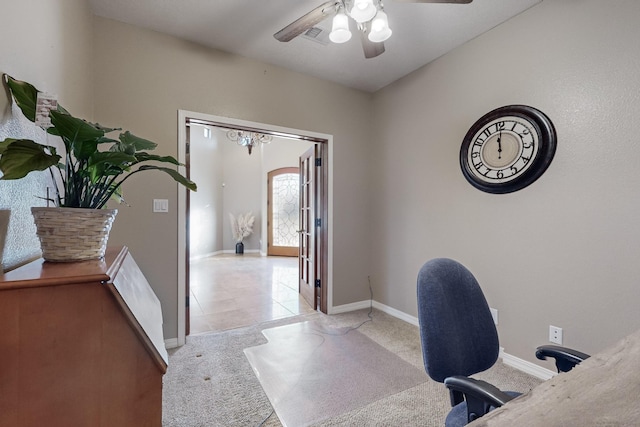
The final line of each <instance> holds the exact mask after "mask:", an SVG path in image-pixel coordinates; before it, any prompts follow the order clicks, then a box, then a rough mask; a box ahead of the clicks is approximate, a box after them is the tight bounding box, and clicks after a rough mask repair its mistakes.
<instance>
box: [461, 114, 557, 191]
mask: <svg viewBox="0 0 640 427" xmlns="http://www.w3.org/2000/svg"><path fill="white" fill-rule="evenodd" d="M504 116H515V117H520V118H522V119H525V120H526V121H528V122H529V123H531V125H532V126H533V129H534V130H535V131H536V132H537V134H538V142H539V144H540V149H539V150H538V154H537V156H536V158H535V159H534V160H532V161H533V164H532V165H531V166H530V167H529V169H528V170H527V171H525V172H524V173H523V174H522V175H520V176H518V177H517V178H514V179H513V180H512V181H508V182H504V183H495V184H492V183H487V182H485V181H482V180H480V179H479V178H477V177H476V176H475V175H474V174H473V173H472V172H471V168H472V166H471V165H470V164H469V157H468V151H469V149H470V148H471V145H472V144H473V137H474V136H475V135H476V133H477V132H478V131H479V130H480V129H481V128H482V127H483V126H484V125H486V124H487V123H489V122H491V121H493V120H495V119H498V118H500V117H504ZM556 145H557V135H556V130H555V127H554V126H553V123H552V122H551V120H550V119H549V117H547V115H546V114H544V113H543V112H542V111H540V110H538V109H536V108H534V107H530V106H528V105H507V106H504V107H500V108H496V109H495V110H492V111H490V112H488V113H487V114H485V115H484V116H482V117H480V118H479V119H478V120H477V121H476V122H475V123H474V124H473V125H472V126H471V128H469V131H468V132H467V134H466V135H465V137H464V139H463V140H462V146H461V147H460V168H461V169H462V174H463V175H464V177H465V178H466V179H467V181H469V183H470V184H471V185H473V186H474V187H475V188H477V189H478V190H481V191H484V192H487V193H493V194H505V193H512V192H514V191H518V190H521V189H523V188H525V187H527V186H528V185H530V184H532V183H533V182H534V181H535V180H537V179H538V178H540V176H541V175H542V174H543V173H544V172H545V171H546V170H547V168H548V167H549V165H550V164H551V160H553V156H554V155H555V152H556Z"/></svg>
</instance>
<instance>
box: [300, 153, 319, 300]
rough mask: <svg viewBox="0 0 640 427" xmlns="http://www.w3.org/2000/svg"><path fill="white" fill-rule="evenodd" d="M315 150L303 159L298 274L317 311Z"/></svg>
mask: <svg viewBox="0 0 640 427" xmlns="http://www.w3.org/2000/svg"><path fill="white" fill-rule="evenodd" d="M316 146H317V145H314V146H313V147H311V148H309V150H307V151H306V152H305V153H304V154H303V155H302V156H300V229H299V230H298V234H299V240H300V244H299V253H298V263H299V268H298V274H299V276H300V285H299V290H300V294H301V295H302V297H303V298H304V299H305V300H306V301H307V303H309V306H311V308H313V309H314V310H315V309H316V308H317V307H318V301H317V288H316V278H317V276H318V274H317V273H318V272H317V265H316V256H317V254H316V211H315V209H316V194H317V191H316V183H317V175H316V174H317V172H316V170H317V168H316V166H315V164H316V158H317V153H316Z"/></svg>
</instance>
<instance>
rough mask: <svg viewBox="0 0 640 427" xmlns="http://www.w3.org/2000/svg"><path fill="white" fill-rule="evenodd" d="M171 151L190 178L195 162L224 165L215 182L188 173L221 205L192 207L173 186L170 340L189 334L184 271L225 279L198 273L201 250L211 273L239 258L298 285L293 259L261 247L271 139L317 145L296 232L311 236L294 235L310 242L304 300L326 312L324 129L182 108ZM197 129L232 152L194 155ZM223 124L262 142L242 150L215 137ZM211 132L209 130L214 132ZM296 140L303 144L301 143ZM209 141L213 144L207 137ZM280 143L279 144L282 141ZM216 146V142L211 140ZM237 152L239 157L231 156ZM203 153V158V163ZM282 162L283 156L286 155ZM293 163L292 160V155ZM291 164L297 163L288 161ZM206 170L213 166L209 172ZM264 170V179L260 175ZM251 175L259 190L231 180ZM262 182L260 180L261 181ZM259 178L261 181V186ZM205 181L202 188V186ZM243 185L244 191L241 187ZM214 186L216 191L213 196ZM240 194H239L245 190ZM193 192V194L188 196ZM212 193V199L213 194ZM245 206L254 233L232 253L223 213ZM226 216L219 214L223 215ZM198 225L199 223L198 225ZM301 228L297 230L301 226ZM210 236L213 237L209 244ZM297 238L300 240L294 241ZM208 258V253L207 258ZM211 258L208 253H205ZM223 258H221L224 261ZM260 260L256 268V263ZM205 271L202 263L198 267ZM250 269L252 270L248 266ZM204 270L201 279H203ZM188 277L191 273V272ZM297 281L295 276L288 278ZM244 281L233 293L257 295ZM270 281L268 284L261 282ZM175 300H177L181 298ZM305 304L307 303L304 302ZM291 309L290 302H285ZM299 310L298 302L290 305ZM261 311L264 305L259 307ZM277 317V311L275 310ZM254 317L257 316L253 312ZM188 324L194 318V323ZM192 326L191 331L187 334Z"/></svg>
mask: <svg viewBox="0 0 640 427" xmlns="http://www.w3.org/2000/svg"><path fill="white" fill-rule="evenodd" d="M178 115H179V118H178V120H179V123H178V129H179V132H178V133H179V135H178V137H179V152H178V158H179V160H180V162H181V163H182V164H184V171H183V172H184V173H185V174H186V175H187V176H189V177H191V178H192V179H193V174H192V173H191V172H192V168H194V169H193V170H196V169H195V168H206V169H207V171H208V172H209V173H214V174H215V173H216V172H215V171H216V170H217V169H222V167H218V166H219V165H224V170H226V171H227V172H226V177H224V176H222V178H220V179H219V180H218V181H217V182H216V180H217V179H218V178H219V177H216V176H213V177H212V178H211V179H209V178H207V179H206V180H205V181H204V182H203V184H204V185H201V182H198V180H195V179H194V181H196V183H197V184H198V190H199V191H198V196H200V195H201V194H202V193H201V189H202V191H203V192H204V191H206V192H212V193H218V195H217V196H216V195H215V194H213V195H210V200H208V201H207V203H209V204H210V205H211V204H216V203H217V204H221V202H222V199H221V197H222V198H226V199H224V201H226V207H224V208H220V207H218V208H217V209H214V210H212V209H211V206H209V207H208V210H204V211H203V210H202V209H199V206H196V202H195V201H194V203H192V202H191V197H192V195H191V194H189V192H187V191H184V190H183V189H179V193H178V204H179V206H178V230H179V236H178V238H179V248H178V282H179V283H178V301H179V303H178V345H182V344H184V342H185V338H186V335H187V334H189V327H190V325H189V319H190V314H189V311H190V306H192V304H190V301H189V299H190V298H189V297H190V293H191V292H190V289H189V283H190V281H191V276H192V275H193V274H195V275H197V276H198V277H199V279H197V280H205V281H212V280H219V281H222V282H224V281H225V279H220V278H219V277H218V278H217V279H215V278H214V277H213V276H212V275H211V274H210V273H207V272H205V273H203V269H202V268H201V267H202V265H200V264H201V262H200V261H201V259H202V258H203V256H202V255H203V253H204V254H206V255H214V256H213V257H204V258H208V259H207V261H206V262H208V263H210V264H211V262H214V263H213V265H211V266H210V267H211V268H213V269H215V271H216V272H217V273H220V274H222V272H223V271H225V270H227V269H228V268H230V267H229V266H230V265H232V264H233V263H235V264H238V263H239V262H242V264H241V265H240V266H239V267H237V268H240V269H242V268H244V269H245V270H246V269H253V268H256V269H259V268H264V269H266V271H267V272H266V273H265V270H259V271H261V273H260V274H262V275H263V276H262V277H263V278H264V277H265V276H266V277H267V279H266V280H269V281H276V282H277V283H278V284H279V285H278V286H281V285H282V286H284V287H289V288H291V287H293V288H296V290H297V291H298V292H300V289H299V288H300V286H301V285H300V277H299V276H300V275H301V273H300V270H299V269H298V268H297V267H298V265H297V264H298V259H297V258H296V257H294V258H290V259H288V260H287V258H285V257H282V256H275V257H269V256H267V254H268V253H269V244H268V243H267V242H268V236H267V234H268V228H269V225H270V223H269V221H268V220H267V218H268V214H267V206H268V203H267V198H268V197H267V194H268V188H267V179H266V177H267V173H268V172H269V171H271V170H273V169H278V168H277V167H276V168H274V167H272V166H273V164H272V163H269V162H270V161H271V160H269V155H271V154H270V153H272V152H273V151H274V150H275V148H274V147H275V146H276V145H277V144H278V141H283V142H284V141H286V142H288V143H289V145H292V144H294V145H295V144H298V146H299V147H300V150H299V151H304V149H305V148H306V147H313V150H314V152H317V153H318V154H317V155H316V157H317V159H318V160H315V159H314V160H313V164H314V168H313V176H314V180H315V182H316V188H315V189H314V193H313V194H311V195H310V197H311V199H310V200H313V203H312V206H313V215H312V217H310V218H311V219H312V222H313V227H312V228H308V227H306V228H304V227H302V225H301V224H300V226H299V228H298V230H296V232H298V233H299V234H300V235H301V236H307V237H308V236H312V237H314V240H309V239H307V240H304V239H302V237H301V238H300V242H302V241H303V240H304V241H305V242H309V241H313V242H314V244H313V247H311V248H309V247H307V249H308V250H309V249H310V250H311V251H310V252H309V253H308V254H307V257H308V258H309V260H310V261H312V262H311V263H309V264H308V265H310V266H312V268H313V271H312V273H313V274H312V275H311V276H309V277H308V278H307V282H308V279H309V278H310V279H311V282H310V283H311V284H312V286H313V290H314V292H315V294H314V296H313V297H312V298H313V299H312V300H311V301H312V302H316V303H317V307H318V309H319V310H321V311H322V312H325V313H327V312H330V310H331V302H332V288H331V286H332V283H331V280H330V277H331V275H330V272H331V265H330V264H331V263H330V253H331V252H332V248H331V234H332V233H331V226H332V225H331V223H330V221H329V220H328V218H330V212H331V210H332V206H330V194H329V182H330V180H331V174H332V167H331V151H332V150H331V142H332V137H331V135H325V134H318V133H314V132H308V131H302V130H297V129H288V128H282V127H277V126H273V125H268V124H262V123H254V122H247V121H243V120H237V119H230V118H226V117H218V116H211V115H207V114H202V113H195V112H189V111H183V110H180V111H179V114H178ZM204 129H208V133H209V135H211V134H212V133H213V134H214V138H217V143H218V144H220V145H222V144H225V145H224V149H225V150H227V151H228V152H232V153H233V154H232V156H236V157H235V160H234V159H227V158H222V157H221V154H222V151H218V153H217V156H216V154H215V153H214V154H213V156H209V155H208V154H207V156H202V153H200V152H198V153H195V152H193V150H194V146H193V142H192V140H194V136H195V135H196V132H197V135H201V134H205V135H206V133H207V131H204V132H203V130H204ZM230 130H232V131H234V132H235V133H238V132H244V133H245V134H246V133H248V132H256V133H260V134H264V135H268V136H269V137H270V138H268V140H269V141H273V142H270V143H269V144H264V146H265V147H264V148H265V149H264V150H263V149H262V148H263V144H258V145H257V146H254V147H252V148H253V150H252V153H251V154H249V153H248V152H247V150H246V145H245V146H243V145H244V144H241V143H240V142H237V144H236V143H234V142H231V141H229V140H227V139H225V138H223V136H224V135H225V134H226V133H227V132H229V131H230ZM216 134H217V136H215V135H216ZM303 143H304V144H303ZM214 145H215V144H214ZM282 145H286V144H284V143H283V144H282ZM218 148H220V147H218ZM238 156H242V157H238ZM203 160H204V161H205V163H204V164H203V163H202V162H203ZM248 162H249V163H255V164H263V166H262V167H261V168H258V169H259V171H258V172H255V171H253V172H251V171H249V169H248V168H247V167H245V166H246V165H245V163H248ZM289 163H290V162H289ZM296 163H298V160H296ZM287 166H289V167H291V166H293V165H291V164H288V165H287ZM296 166H298V165H296ZM212 171H213V172H212ZM262 175H264V179H261V178H262ZM251 177H253V178H256V177H258V179H259V180H260V182H261V184H260V186H261V187H260V189H257V190H256V189H255V188H254V189H253V190H242V191H240V190H239V189H238V185H237V184H238V183H239V182H244V181H247V180H249V179H253V178H251ZM262 183H263V184H262ZM212 185H213V186H216V187H217V188H216V189H215V191H214V190H211V186H212ZM262 185H264V188H262ZM207 188H208V189H207ZM247 191H248V193H247ZM221 193H224V194H222V195H220V194H221ZM245 193H246V194H245ZM241 195H242V196H245V197H247V196H248V198H249V201H250V202H251V203H249V204H243V203H244V202H242V201H240V196H241ZM193 197H195V194H194V195H193ZM216 197H218V199H217V200H216ZM231 208H232V209H233V210H235V211H234V212H230V210H232V209H231ZM251 210H253V211H254V212H252V214H255V226H254V233H253V234H252V235H250V236H249V237H247V240H245V241H244V245H245V248H246V250H245V253H244V255H240V256H237V255H235V254H234V253H233V252H234V251H233V247H232V246H231V243H233V244H234V245H235V242H232V241H231V240H230V239H231V237H230V234H231V231H230V230H229V229H228V227H229V222H228V221H229V219H228V216H229V213H233V214H234V215H235V214H240V213H243V212H244V213H248V211H251ZM225 218H226V221H225ZM196 223H199V224H200V225H199V226H198V232H197V233H195V234H194V233H193V232H190V229H191V228H192V227H193V226H194V224H196ZM202 224H204V227H203V226H202ZM303 229H304V232H301V230H303ZM203 236H206V237H207V239H204V240H207V244H208V245H210V246H208V247H207V248H206V249H204V252H203V247H202V245H203V239H202V237H203ZM212 241H213V243H212ZM302 246H303V245H302V244H300V245H299V247H302ZM209 258H211V259H209ZM213 258H215V259H213ZM225 258H226V260H225ZM194 260H195V262H196V263H198V265H197V266H196V267H195V268H191V267H192V266H191V262H192V261H194ZM225 261H226V262H227V265H226V266H224V265H223V263H222V262H225ZM287 262H289V263H292V262H293V263H295V266H294V267H293V268H295V270H297V271H296V274H297V276H298V278H297V280H296V279H293V284H291V283H292V282H291V280H292V279H291V277H288V276H290V275H291V267H290V266H289V265H288V264H287ZM261 265H262V267H260V266H261ZM204 271H206V269H204ZM256 271H258V270H256ZM203 274H204V278H203ZM305 274H308V271H307V272H305ZM253 277H254V279H253V280H254V283H255V284H257V281H258V280H262V279H255V278H256V277H258V276H255V275H254V276H253ZM194 280H196V279H195V278H194ZM296 281H297V282H298V283H295V282H296ZM243 286H245V287H246V288H248V289H246V292H247V293H246V294H245V295H246V297H243V298H241V299H247V300H249V299H253V300H255V298H257V296H255V295H252V289H251V284H250V283H248V284H245V285H243ZM268 286H272V285H268ZM284 287H283V288H282V289H281V291H283V292H284V291H287V292H288V289H285V288H284ZM253 291H255V292H256V293H257V292H258V291H257V290H256V289H255V288H254V289H253ZM180 302H184V304H181V303H180ZM278 302H280V303H281V304H284V305H286V302H284V301H278ZM291 304H295V302H291ZM312 306H313V305H312ZM290 308H291V307H290ZM298 309H299V310H301V309H300V307H298ZM267 311H268V310H267ZM275 315H276V316H277V315H278V314H277V313H275ZM257 317H260V315H259V314H258V315H257ZM194 326H196V325H194ZM195 332H197V331H194V333H195Z"/></svg>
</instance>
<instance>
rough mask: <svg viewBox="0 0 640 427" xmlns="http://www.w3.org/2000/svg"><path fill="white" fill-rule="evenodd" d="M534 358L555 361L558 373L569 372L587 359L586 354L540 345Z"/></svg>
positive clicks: (556, 346) (564, 348)
mask: <svg viewBox="0 0 640 427" xmlns="http://www.w3.org/2000/svg"><path fill="white" fill-rule="evenodd" d="M536 357H537V358H538V359H540V360H546V358H547V357H553V358H554V359H556V368H557V369H558V372H569V371H570V370H571V369H573V367H574V366H576V365H577V364H578V363H580V362H582V361H584V360H586V359H588V358H589V355H588V354H585V353H582V352H581V351H577V350H574V349H571V348H567V347H561V346H558V345H541V346H540V347H538V348H537V349H536Z"/></svg>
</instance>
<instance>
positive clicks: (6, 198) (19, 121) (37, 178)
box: [0, 104, 50, 270]
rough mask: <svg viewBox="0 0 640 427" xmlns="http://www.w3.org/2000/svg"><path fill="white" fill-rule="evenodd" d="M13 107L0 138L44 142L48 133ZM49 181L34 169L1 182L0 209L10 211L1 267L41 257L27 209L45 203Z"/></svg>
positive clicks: (34, 227) (31, 219) (33, 226)
mask: <svg viewBox="0 0 640 427" xmlns="http://www.w3.org/2000/svg"><path fill="white" fill-rule="evenodd" d="M12 110H13V114H12V115H11V117H10V118H9V119H8V120H7V121H6V122H4V123H0V141H2V140H4V139H5V138H8V137H12V138H17V137H20V138H29V139H33V140H34V141H38V142H40V143H46V141H47V136H46V134H45V132H44V131H43V130H42V129H40V128H38V127H36V126H34V125H33V123H31V122H30V121H29V120H27V119H26V118H25V117H24V116H23V115H22V112H21V111H20V109H19V108H18V107H16V106H15V104H14V105H13V108H12ZM49 182H50V181H49V175H48V174H47V173H46V172H33V173H31V174H29V175H28V176H27V177H26V178H24V179H21V180H16V181H14V180H11V181H0V209H7V210H9V211H10V212H11V215H10V219H9V224H8V225H9V226H8V232H7V236H6V239H5V245H4V252H2V251H0V253H2V254H3V255H2V269H3V270H9V269H11V268H14V267H16V266H18V265H20V264H22V263H24V262H26V261H29V260H31V259H34V258H37V257H39V256H40V242H38V237H37V236H36V226H35V224H34V223H33V218H32V216H31V211H30V209H31V206H46V203H45V201H44V200H42V199H40V198H39V197H45V196H46V194H47V185H48V184H49ZM0 232H2V230H0ZM1 240H2V239H0V241H1Z"/></svg>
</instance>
